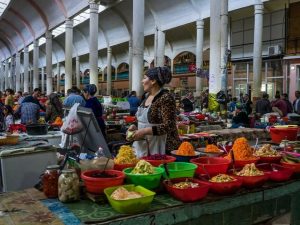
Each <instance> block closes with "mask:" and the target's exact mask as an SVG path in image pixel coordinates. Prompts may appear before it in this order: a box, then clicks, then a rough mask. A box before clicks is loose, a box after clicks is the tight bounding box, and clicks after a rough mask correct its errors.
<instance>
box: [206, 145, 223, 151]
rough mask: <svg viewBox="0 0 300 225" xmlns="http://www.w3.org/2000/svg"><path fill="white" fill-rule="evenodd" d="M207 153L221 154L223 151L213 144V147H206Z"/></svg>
mask: <svg viewBox="0 0 300 225" xmlns="http://www.w3.org/2000/svg"><path fill="white" fill-rule="evenodd" d="M205 152H216V153H219V152H221V151H220V149H219V148H218V147H217V146H216V145H213V144H211V145H206V148H205Z"/></svg>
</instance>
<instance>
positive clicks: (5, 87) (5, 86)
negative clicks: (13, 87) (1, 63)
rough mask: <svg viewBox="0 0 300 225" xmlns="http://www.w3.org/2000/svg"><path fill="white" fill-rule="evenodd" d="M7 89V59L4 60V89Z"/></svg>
mask: <svg viewBox="0 0 300 225" xmlns="http://www.w3.org/2000/svg"><path fill="white" fill-rule="evenodd" d="M7 88H9V85H8V59H6V60H5V85H4V89H5V90H6V89H7Z"/></svg>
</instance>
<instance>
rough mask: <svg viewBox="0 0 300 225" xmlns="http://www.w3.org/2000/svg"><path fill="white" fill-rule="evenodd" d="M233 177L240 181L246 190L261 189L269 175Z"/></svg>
mask: <svg viewBox="0 0 300 225" xmlns="http://www.w3.org/2000/svg"><path fill="white" fill-rule="evenodd" d="M233 176H234V177H236V178H237V179H239V180H241V181H242V183H243V184H242V185H243V186H244V187H246V188H255V187H261V186H262V185H263V184H264V183H265V182H266V181H267V180H268V178H269V175H268V174H267V173H264V175H259V176H237V175H233Z"/></svg>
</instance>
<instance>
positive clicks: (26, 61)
mask: <svg viewBox="0 0 300 225" xmlns="http://www.w3.org/2000/svg"><path fill="white" fill-rule="evenodd" d="M23 63H24V92H27V93H28V92H29V81H28V80H29V76H28V67H29V54H28V47H27V46H26V47H25V48H24V62H23Z"/></svg>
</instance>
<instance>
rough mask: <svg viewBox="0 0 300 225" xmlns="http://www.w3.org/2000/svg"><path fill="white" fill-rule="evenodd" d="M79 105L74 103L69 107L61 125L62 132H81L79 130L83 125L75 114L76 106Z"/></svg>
mask: <svg viewBox="0 0 300 225" xmlns="http://www.w3.org/2000/svg"><path fill="white" fill-rule="evenodd" d="M79 105H80V104H79V103H75V104H74V105H73V106H72V108H71V109H70V112H69V114H68V116H67V118H66V121H65V122H64V123H63V125H62V127H61V130H62V132H64V133H66V134H69V135H72V134H76V133H79V132H81V130H82V129H83V125H82V123H81V121H80V118H79V117H78V115H77V108H78V106H79Z"/></svg>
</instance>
